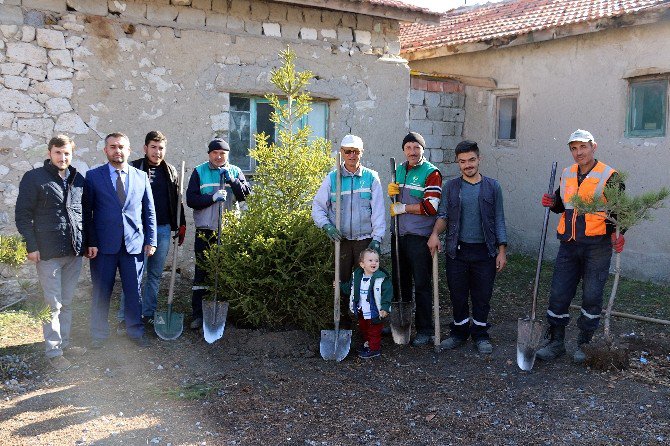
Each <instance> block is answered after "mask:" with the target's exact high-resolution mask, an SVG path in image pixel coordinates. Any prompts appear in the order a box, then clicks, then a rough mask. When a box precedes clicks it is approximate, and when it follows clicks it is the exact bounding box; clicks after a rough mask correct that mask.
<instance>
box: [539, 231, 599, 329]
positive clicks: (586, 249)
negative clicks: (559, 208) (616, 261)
mask: <svg viewBox="0 0 670 446" xmlns="http://www.w3.org/2000/svg"><path fill="white" fill-rule="evenodd" d="M611 259H612V244H611V242H610V241H609V240H607V241H606V242H602V243H593V244H589V243H578V242H575V241H571V242H561V246H560V248H559V249H558V255H557V256H556V264H555V266H554V277H553V279H552V282H551V294H550V295H549V309H548V310H547V319H548V320H549V324H551V325H555V326H563V327H565V326H566V325H568V323H569V322H570V313H569V309H570V303H571V302H572V299H574V297H575V294H576V293H577V285H578V284H579V281H580V280H581V281H582V309H581V315H580V316H579V319H577V327H579V329H580V330H583V331H588V332H593V331H595V330H596V329H597V328H598V325H599V323H600V312H601V311H602V306H603V289H604V288H605V282H607V277H608V276H609V269H610V261H611Z"/></svg>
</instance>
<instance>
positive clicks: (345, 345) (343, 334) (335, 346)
mask: <svg viewBox="0 0 670 446" xmlns="http://www.w3.org/2000/svg"><path fill="white" fill-rule="evenodd" d="M341 165H342V155H341V154H339V153H338V154H337V167H336V169H337V174H336V178H337V180H336V183H335V194H336V195H335V227H336V228H337V230H338V231H339V230H340V221H341V220H342V209H341V203H340V196H341V194H342V171H341V170H340V169H341ZM333 322H334V324H335V330H321V342H320V344H319V351H320V352H321V357H322V358H323V359H325V360H330V361H332V360H335V361H337V362H340V361H342V360H343V359H344V358H346V357H347V355H348V354H349V348H350V347H351V330H340V242H339V241H336V242H335V292H334V299H333Z"/></svg>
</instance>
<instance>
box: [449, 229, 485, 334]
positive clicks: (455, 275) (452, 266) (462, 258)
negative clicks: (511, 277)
mask: <svg viewBox="0 0 670 446" xmlns="http://www.w3.org/2000/svg"><path fill="white" fill-rule="evenodd" d="M446 257H447V263H446V273H447V285H448V287H449V295H450V297H451V305H452V307H453V312H454V320H453V322H452V323H451V325H450V327H451V336H454V337H457V338H459V339H467V338H468V337H469V336H472V339H473V340H474V341H478V340H482V339H489V334H488V329H489V327H490V324H489V323H488V317H489V311H490V310H491V296H492V295H493V281H494V280H495V277H496V258H495V257H491V256H490V255H489V251H488V248H487V247H486V244H485V243H463V242H458V247H457V249H456V258H454V259H452V258H451V257H449V256H448V255H447V256H446ZM470 301H472V317H470V308H469V302H470ZM471 322H472V323H471Z"/></svg>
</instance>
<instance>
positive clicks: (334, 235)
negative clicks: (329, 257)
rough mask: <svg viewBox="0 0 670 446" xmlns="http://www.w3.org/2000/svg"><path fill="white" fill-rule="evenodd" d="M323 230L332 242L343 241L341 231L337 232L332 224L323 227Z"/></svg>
mask: <svg viewBox="0 0 670 446" xmlns="http://www.w3.org/2000/svg"><path fill="white" fill-rule="evenodd" d="M322 229H323V230H324V231H325V232H326V235H327V236H328V238H329V239H331V240H332V241H334V242H339V241H340V240H342V234H340V231H338V230H337V228H336V227H335V225H331V224H330V223H328V224H325V225H323V228H322Z"/></svg>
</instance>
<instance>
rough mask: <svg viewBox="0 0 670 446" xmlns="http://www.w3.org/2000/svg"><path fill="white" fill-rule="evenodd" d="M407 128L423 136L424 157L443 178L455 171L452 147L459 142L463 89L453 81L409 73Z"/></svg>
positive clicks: (461, 124)
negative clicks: (422, 77)
mask: <svg viewBox="0 0 670 446" xmlns="http://www.w3.org/2000/svg"><path fill="white" fill-rule="evenodd" d="M409 103H410V107H409V119H410V121H409V128H410V130H411V131H414V132H419V133H420V134H421V135H422V136H423V137H424V139H425V140H426V157H427V158H428V160H429V161H430V162H432V163H433V164H435V165H436V166H438V167H439V168H440V170H441V171H442V175H443V176H444V178H445V179H447V178H453V177H455V176H457V175H459V170H458V166H457V165H456V163H455V162H454V159H455V156H454V149H455V148H456V144H458V143H459V142H461V140H462V138H461V135H462V134H463V122H464V121H465V109H464V107H465V89H464V86H463V84H461V83H460V82H456V81H437V80H427V79H421V78H418V77H412V80H411V89H410V92H409Z"/></svg>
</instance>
